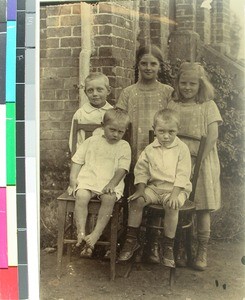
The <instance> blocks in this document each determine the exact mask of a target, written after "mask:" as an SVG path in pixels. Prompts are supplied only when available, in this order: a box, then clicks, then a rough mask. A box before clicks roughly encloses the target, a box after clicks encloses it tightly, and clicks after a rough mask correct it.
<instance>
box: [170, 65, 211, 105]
mask: <svg viewBox="0 0 245 300" xmlns="http://www.w3.org/2000/svg"><path fill="white" fill-rule="evenodd" d="M186 72H192V73H193V74H196V75H197V77H198V79H199V90H198V94H197V97H196V102H198V103H203V102H206V101H208V100H213V99H214V87H213V85H212V83H211V82H210V81H209V79H208V75H207V73H206V71H205V69H204V67H203V66H202V65H201V64H200V63H198V62H194V63H192V62H183V63H182V64H181V65H180V68H179V71H178V74H177V76H176V79H175V89H174V93H173V96H174V100H175V101H177V102H181V98H182V95H181V94H180V91H179V80H180V76H181V75H182V74H184V73H186Z"/></svg>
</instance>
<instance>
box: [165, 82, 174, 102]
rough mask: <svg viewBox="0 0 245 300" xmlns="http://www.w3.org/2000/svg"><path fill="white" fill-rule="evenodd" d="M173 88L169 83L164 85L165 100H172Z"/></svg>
mask: <svg viewBox="0 0 245 300" xmlns="http://www.w3.org/2000/svg"><path fill="white" fill-rule="evenodd" d="M173 91H174V89H173V88H172V87H171V86H170V85H166V95H167V97H166V101H167V103H169V102H170V101H171V100H172V94H173Z"/></svg>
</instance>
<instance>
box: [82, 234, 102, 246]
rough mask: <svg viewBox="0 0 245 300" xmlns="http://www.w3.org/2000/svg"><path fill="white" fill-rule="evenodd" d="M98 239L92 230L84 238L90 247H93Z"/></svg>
mask: <svg viewBox="0 0 245 300" xmlns="http://www.w3.org/2000/svg"><path fill="white" fill-rule="evenodd" d="M98 239H99V236H98V235H97V234H96V233H94V232H92V233H90V234H89V235H86V236H85V238H84V240H85V242H86V244H87V245H88V246H89V247H90V248H92V249H93V248H94V245H95V244H96V242H97V241H98Z"/></svg>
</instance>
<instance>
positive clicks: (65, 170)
mask: <svg viewBox="0 0 245 300" xmlns="http://www.w3.org/2000/svg"><path fill="white" fill-rule="evenodd" d="M70 160H71V159H70V154H69V153H68V152H67V153H66V156H65V157H64V158H63V159H61V158H59V159H56V160H54V159H50V160H41V162H40V175H41V178H40V179H41V180H40V181H41V190H42V189H44V190H48V189H51V190H64V189H65V188H66V187H67V186H68V183H69V172H70Z"/></svg>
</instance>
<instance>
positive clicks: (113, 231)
mask: <svg viewBox="0 0 245 300" xmlns="http://www.w3.org/2000/svg"><path fill="white" fill-rule="evenodd" d="M118 217H119V205H118V204H117V203H116V204H115V206H114V211H113V216H112V218H111V257H110V279H111V280H115V277H116V255H117V227H118V226H117V225H118V224H117V223H118Z"/></svg>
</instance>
